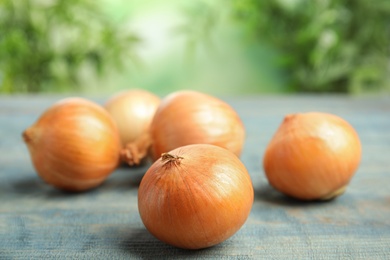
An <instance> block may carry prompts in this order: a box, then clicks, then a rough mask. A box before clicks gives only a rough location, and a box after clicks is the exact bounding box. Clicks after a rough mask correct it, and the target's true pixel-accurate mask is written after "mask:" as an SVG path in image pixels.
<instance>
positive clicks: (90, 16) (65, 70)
mask: <svg viewBox="0 0 390 260" xmlns="http://www.w3.org/2000/svg"><path fill="white" fill-rule="evenodd" d="M137 42H138V38H137V37H136V36H134V35H133V34H132V33H130V32H127V31H126V30H125V29H123V28H119V27H118V26H116V25H114V24H112V23H110V21H109V20H108V19H107V18H106V16H105V15H104V13H103V12H102V10H101V7H100V6H99V4H98V2H96V1H93V0H82V1H79V0H2V1H0V93H1V92H3V93H4V92H6V93H13V92H39V91H58V90H61V88H64V89H66V90H77V88H79V87H80V86H79V82H80V78H81V77H82V75H81V73H82V72H83V71H85V70H88V71H92V73H93V74H94V75H98V76H99V75H103V74H104V73H106V72H108V71H110V70H111V69H120V68H121V66H122V65H123V63H124V62H125V61H127V60H132V59H135V58H136V56H135V53H134V52H133V45H134V44H135V43H137Z"/></svg>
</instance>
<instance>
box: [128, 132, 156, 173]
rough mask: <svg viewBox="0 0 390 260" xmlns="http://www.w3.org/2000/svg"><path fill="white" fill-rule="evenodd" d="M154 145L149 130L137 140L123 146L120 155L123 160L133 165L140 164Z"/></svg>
mask: <svg viewBox="0 0 390 260" xmlns="http://www.w3.org/2000/svg"><path fill="white" fill-rule="evenodd" d="M151 145H152V137H151V135H150V133H149V132H145V133H144V134H142V135H141V136H140V137H139V138H137V139H136V140H135V141H133V142H130V143H128V144H126V145H125V147H124V148H122V150H121V152H120V157H121V160H122V161H123V162H126V163H127V164H129V165H131V166H133V165H139V164H140V163H141V161H142V159H144V158H145V157H146V156H147V155H148V151H149V148H150V147H151Z"/></svg>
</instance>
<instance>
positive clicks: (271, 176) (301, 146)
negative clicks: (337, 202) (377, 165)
mask: <svg viewBox="0 0 390 260" xmlns="http://www.w3.org/2000/svg"><path fill="white" fill-rule="evenodd" d="M361 153H362V148H361V144H360V140H359V137H358V134H357V133H356V131H355V130H354V128H353V127H352V126H351V125H350V124H349V123H348V122H346V121H345V120H344V119H342V118H340V117H338V116H336V115H332V114H328V113H320V112H311V113H302V114H291V115H287V116H286V117H285V118H284V121H283V122H282V124H281V125H280V127H279V129H278V130H277V132H276V133H275V135H274V136H273V138H272V140H271V141H270V143H269V144H268V147H267V149H266V151H265V155H264V158H263V159H264V160H263V166H264V171H265V174H266V177H267V179H268V181H269V183H270V184H271V185H272V186H273V187H274V188H276V189H277V190H279V191H280V192H282V193H284V194H286V195H289V196H292V197H295V198H297V199H302V200H317V199H322V200H326V199H332V198H334V197H336V196H339V195H341V194H342V193H343V192H344V191H345V189H346V186H347V185H348V183H349V182H350V180H351V178H352V177H353V175H354V174H355V172H356V170H357V168H358V166H359V163H360V160H361Z"/></svg>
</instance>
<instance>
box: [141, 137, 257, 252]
mask: <svg viewBox="0 0 390 260" xmlns="http://www.w3.org/2000/svg"><path fill="white" fill-rule="evenodd" d="M253 197H254V192H253V186H252V182H251V179H250V176H249V174H248V172H247V170H246V168H245V166H244V165H243V164H242V162H241V161H240V160H239V159H238V157H237V156H236V155H234V154H233V153H232V152H230V151H228V150H226V149H223V148H221V147H218V146H214V145H209V144H193V145H187V146H183V147H179V148H177V149H174V150H172V151H170V152H168V153H164V154H163V155H162V157H161V158H159V159H158V160H157V161H155V162H154V163H153V164H152V166H151V167H150V168H149V170H148V171H147V172H146V174H145V175H144V177H143V179H142V181H141V184H140V186H139V190H138V208H139V213H140V216H141V219H142V221H143V223H144V225H145V227H146V228H147V229H148V230H149V231H150V233H151V234H153V235H154V236H155V237H156V238H158V239H160V240H161V241H163V242H165V243H168V244H170V245H173V246H176V247H180V248H186V249H200V248H206V247H211V246H213V245H216V244H218V243H221V242H223V241H225V240H226V239H228V238H229V237H231V236H232V235H234V234H235V233H236V232H237V231H238V230H239V229H240V228H241V227H242V225H243V224H244V223H245V221H246V219H247V218H248V215H249V213H250V210H251V208H252V204H253Z"/></svg>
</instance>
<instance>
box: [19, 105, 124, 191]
mask: <svg viewBox="0 0 390 260" xmlns="http://www.w3.org/2000/svg"><path fill="white" fill-rule="evenodd" d="M23 139H24V141H25V143H26V145H27V147H28V149H29V152H30V156H31V159H32V162H33V164H34V167H35V169H36V171H37V173H38V175H39V176H40V177H42V179H43V180H45V181H46V182H47V183H49V184H51V185H53V186H55V187H57V188H59V189H63V190H68V191H83V190H87V189H91V188H93V187H96V186H98V185H99V184H101V183H102V182H103V181H104V180H105V179H106V178H107V176H108V175H109V174H110V173H111V172H112V171H113V170H114V169H115V168H116V167H117V165H118V162H119V152H120V140H119V136H118V130H117V128H116V125H115V123H114V121H113V120H112V118H111V117H110V115H109V114H108V113H107V111H105V110H104V109H103V108H102V107H101V106H99V105H98V104H95V103H93V102H91V101H88V100H85V99H82V98H67V99H64V100H61V101H59V102H57V103H55V104H54V105H53V106H52V107H50V108H49V109H48V110H47V111H45V112H44V113H43V114H42V115H41V116H40V118H39V119H38V120H37V121H36V122H35V123H34V124H33V125H32V126H31V127H29V128H27V129H26V130H25V131H24V132H23Z"/></svg>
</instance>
